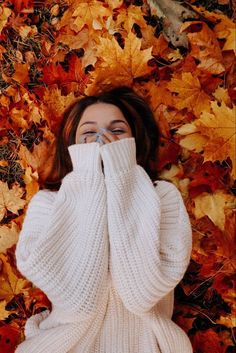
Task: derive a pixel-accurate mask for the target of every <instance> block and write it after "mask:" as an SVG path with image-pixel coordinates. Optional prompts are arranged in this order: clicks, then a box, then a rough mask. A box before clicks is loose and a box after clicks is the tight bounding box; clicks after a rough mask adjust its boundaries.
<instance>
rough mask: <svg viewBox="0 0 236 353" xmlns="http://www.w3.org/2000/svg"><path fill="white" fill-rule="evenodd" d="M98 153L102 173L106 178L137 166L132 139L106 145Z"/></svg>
mask: <svg viewBox="0 0 236 353" xmlns="http://www.w3.org/2000/svg"><path fill="white" fill-rule="evenodd" d="M100 152H101V157H102V160H103V164H104V172H105V175H106V176H108V177H109V176H110V177H112V176H114V175H116V174H118V173H120V172H125V171H129V170H130V169H131V168H132V167H133V166H134V165H137V160H136V144H135V138H134V137H127V138H124V139H120V140H118V141H113V142H110V143H106V144H105V145H103V146H101V147H100Z"/></svg>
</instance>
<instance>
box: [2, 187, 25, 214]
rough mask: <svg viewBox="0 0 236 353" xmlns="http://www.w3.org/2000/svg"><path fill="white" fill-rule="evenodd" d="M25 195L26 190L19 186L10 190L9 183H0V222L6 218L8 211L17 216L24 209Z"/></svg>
mask: <svg viewBox="0 0 236 353" xmlns="http://www.w3.org/2000/svg"><path fill="white" fill-rule="evenodd" d="M23 194H24V189H23V188H22V187H19V185H16V184H15V185H13V187H12V188H11V189H9V188H8V185H7V183H4V182H2V181H0V221H1V220H2V219H3V218H4V217H5V216H6V213H7V210H8V211H10V212H12V213H14V214H17V215H18V211H19V210H20V209H22V208H23V207H24V205H25V204H26V201H25V200H23V199H22V198H21V197H22V196H23Z"/></svg>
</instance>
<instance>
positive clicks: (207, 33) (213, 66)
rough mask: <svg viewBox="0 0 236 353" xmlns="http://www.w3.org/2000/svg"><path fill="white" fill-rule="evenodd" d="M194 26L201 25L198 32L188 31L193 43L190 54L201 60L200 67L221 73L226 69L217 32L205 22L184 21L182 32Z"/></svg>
mask: <svg viewBox="0 0 236 353" xmlns="http://www.w3.org/2000/svg"><path fill="white" fill-rule="evenodd" d="M194 26H196V27H200V26H201V30H200V31H199V30H198V31H197V32H190V33H187V36H188V38H189V41H190V44H191V51H190V54H191V55H192V56H193V57H194V58H196V59H198V60H199V61H200V62H199V64H198V66H197V67H198V68H199V69H202V70H206V71H207V72H209V73H212V74H220V73H222V72H224V71H225V67H224V64H223V56H222V53H221V49H220V45H219V43H218V41H217V39H216V36H215V33H214V32H213V31H212V30H211V29H210V28H209V27H208V26H207V24H206V23H204V22H199V21H193V22H184V23H183V25H182V26H181V29H180V32H181V33H182V32H184V31H186V32H187V31H188V29H190V28H193V27H194Z"/></svg>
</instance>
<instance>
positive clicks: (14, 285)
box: [0, 254, 31, 302]
mask: <svg viewBox="0 0 236 353" xmlns="http://www.w3.org/2000/svg"><path fill="white" fill-rule="evenodd" d="M0 262H2V264H3V266H2V271H1V272H0V300H6V301H7V302H9V301H10V300H11V299H12V298H13V297H14V296H15V295H17V294H19V293H22V292H23V291H24V290H25V289H26V288H29V287H31V283H30V282H29V281H27V280H26V279H23V278H19V277H18V276H17V275H16V273H15V272H14V270H13V268H12V267H11V265H10V263H9V262H8V261H7V257H6V256H5V255H4V254H0Z"/></svg>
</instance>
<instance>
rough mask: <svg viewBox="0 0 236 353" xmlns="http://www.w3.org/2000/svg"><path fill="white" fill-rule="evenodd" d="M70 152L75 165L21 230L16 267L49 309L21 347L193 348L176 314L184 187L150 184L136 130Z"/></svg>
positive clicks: (147, 351) (110, 352)
mask: <svg viewBox="0 0 236 353" xmlns="http://www.w3.org/2000/svg"><path fill="white" fill-rule="evenodd" d="M69 153H70V157H71V160H72V164H73V171H72V172H70V173H68V174H67V175H66V176H65V177H64V178H63V180H62V184H61V187H60V189H59V191H56V192H52V191H49V190H40V191H38V192H37V193H36V194H35V195H34V196H33V198H32V199H31V201H30V203H29V205H28V208H27V211H26V215H25V219H24V223H23V227H22V230H21V232H20V235H19V241H18V243H17V247H16V261H17V267H18V269H19V270H20V271H21V273H22V274H23V275H24V276H25V277H26V278H28V279H29V280H31V281H32V282H33V283H34V284H35V285H36V286H38V287H39V288H40V289H42V290H43V291H44V292H45V293H46V295H47V296H48V298H49V299H50V300H51V302H52V311H51V312H50V311H49V310H46V311H44V312H42V313H39V314H36V315H33V316H31V317H30V318H29V319H28V320H27V322H26V326H25V338H26V339H25V341H24V342H22V343H21V344H20V345H19V346H18V347H17V349H16V353H54V352H55V353H192V347H191V344H190V341H189V338H188V337H187V335H186V333H185V332H184V331H183V330H182V329H181V328H180V327H179V326H177V325H176V324H175V323H174V322H173V321H172V320H171V317H172V314H173V304H174V288H175V287H176V285H177V284H178V283H179V281H180V280H181V279H182V277H183V276H184V273H185V271H186V269H187V266H188V264H189V260H190V254H191V249H192V231H191V224H190V220H189V216H188V213H187V211H186V207H185V205H184V202H183V199H182V196H181V193H180V192H179V190H178V189H177V188H176V187H175V186H174V185H173V184H172V183H170V182H167V181H157V185H156V186H154V185H153V183H152V181H151V179H150V178H149V176H148V174H147V173H146V171H145V170H144V169H143V168H142V167H141V166H140V165H138V164H137V161H136V145H135V139H134V138H133V137H130V138H125V139H121V140H118V141H114V142H111V143H108V144H105V145H102V146H100V145H99V143H98V142H92V143H89V144H75V145H71V146H69ZM101 161H103V166H104V170H102V166H101Z"/></svg>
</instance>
